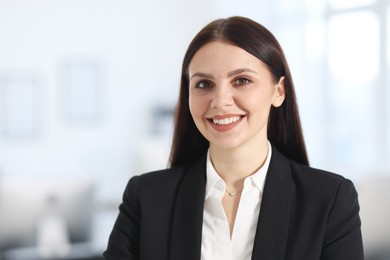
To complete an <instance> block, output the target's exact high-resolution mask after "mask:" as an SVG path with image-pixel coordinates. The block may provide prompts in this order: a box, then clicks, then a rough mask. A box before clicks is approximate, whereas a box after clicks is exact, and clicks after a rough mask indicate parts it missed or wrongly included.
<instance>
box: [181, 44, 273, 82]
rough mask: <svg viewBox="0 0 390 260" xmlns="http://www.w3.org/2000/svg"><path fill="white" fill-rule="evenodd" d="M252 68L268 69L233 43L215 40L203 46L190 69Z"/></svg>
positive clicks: (202, 70) (193, 59) (192, 71)
mask: <svg viewBox="0 0 390 260" xmlns="http://www.w3.org/2000/svg"><path fill="white" fill-rule="evenodd" d="M242 67H245V68H251V69H256V70H264V69H267V68H266V66H265V64H264V63H263V62H262V61H261V60H259V59H258V58H257V57H255V56H253V55H252V54H250V53H249V52H247V51H245V50H244V49H242V48H240V47H237V46H235V45H233V44H230V43H226V42H220V41H215V42H211V43H207V44H205V45H204V46H202V47H201V48H200V49H199V50H198V51H197V52H196V53H195V55H194V57H193V58H192V60H191V62H190V64H189V66H188V71H189V74H190V75H191V74H192V73H195V72H199V71H200V72H210V71H211V72H212V71H222V70H235V69H237V68H242Z"/></svg>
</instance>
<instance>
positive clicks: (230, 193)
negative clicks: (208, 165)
mask: <svg viewBox="0 0 390 260" xmlns="http://www.w3.org/2000/svg"><path fill="white" fill-rule="evenodd" d="M225 191H226V193H227V194H229V196H230V197H234V196H236V195H237V194H240V193H241V192H242V190H240V191H237V192H230V191H228V189H227V188H226V189H225Z"/></svg>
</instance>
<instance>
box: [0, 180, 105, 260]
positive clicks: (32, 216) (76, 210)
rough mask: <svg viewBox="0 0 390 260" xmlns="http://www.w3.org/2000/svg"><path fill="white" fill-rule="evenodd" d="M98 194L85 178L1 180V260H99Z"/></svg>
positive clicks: (90, 182)
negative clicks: (95, 234)
mask: <svg viewBox="0 0 390 260" xmlns="http://www.w3.org/2000/svg"><path fill="white" fill-rule="evenodd" d="M93 190H94V184H93V182H92V181H91V180H85V179H72V180H69V179H57V180H54V179H53V180H48V179H40V180H37V179H22V178H19V179H11V178H8V179H1V180H0V252H1V255H0V257H1V259H2V260H3V259H13V260H17V259H99V258H96V257H98V256H99V255H100V254H101V252H96V251H95V250H94V248H93V246H92V245H91V243H90V241H91V230H92V214H93V212H92V210H93V206H94V205H93V204H94V200H93Z"/></svg>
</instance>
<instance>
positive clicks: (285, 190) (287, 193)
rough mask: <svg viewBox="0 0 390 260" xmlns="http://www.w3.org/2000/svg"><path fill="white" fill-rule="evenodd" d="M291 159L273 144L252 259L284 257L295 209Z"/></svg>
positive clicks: (278, 259)
mask: <svg viewBox="0 0 390 260" xmlns="http://www.w3.org/2000/svg"><path fill="white" fill-rule="evenodd" d="M292 190H293V183H292V179H291V169H290V162H289V161H288V160H287V159H286V158H285V157H284V156H283V155H282V154H280V153H279V151H277V150H276V148H275V147H274V146H273V147H272V158H271V162H270V166H269V169H268V173H267V179H266V181H265V185H264V191H263V198H262V203H261V208H260V215H259V221H258V224H257V230H256V236H255V242H254V247H253V253H252V260H258V259H259V260H281V259H284V254H285V248H286V243H287V237H288V228H289V220H290V209H291V192H292Z"/></svg>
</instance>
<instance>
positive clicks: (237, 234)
mask: <svg viewBox="0 0 390 260" xmlns="http://www.w3.org/2000/svg"><path fill="white" fill-rule="evenodd" d="M268 146H269V149H268V154H267V158H266V160H265V163H264V165H263V166H262V167H261V168H260V169H259V170H258V171H257V172H255V173H254V174H252V175H251V176H248V177H246V178H245V181H244V189H243V190H242V193H241V198H240V203H239V206H238V210H237V215H236V219H235V222H234V227H233V232H232V237H231V238H230V230H229V223H228V220H227V218H226V215H225V211H224V209H223V206H222V198H223V195H224V193H225V189H226V184H225V182H224V181H223V180H222V178H221V177H220V176H219V175H218V173H217V172H216V171H215V169H214V167H213V165H212V163H211V159H210V154H209V153H208V155H207V166H206V167H207V168H206V174H207V182H206V194H205V203H204V210H203V229H202V249H201V250H202V251H201V260H250V259H251V258H252V251H253V243H254V241H255V235H256V228H257V221H258V218H259V213H260V204H261V198H262V195H263V187H264V182H265V177H266V174H267V171H268V167H269V163H270V160H271V154H272V150H271V145H270V143H269V142H268Z"/></svg>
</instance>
